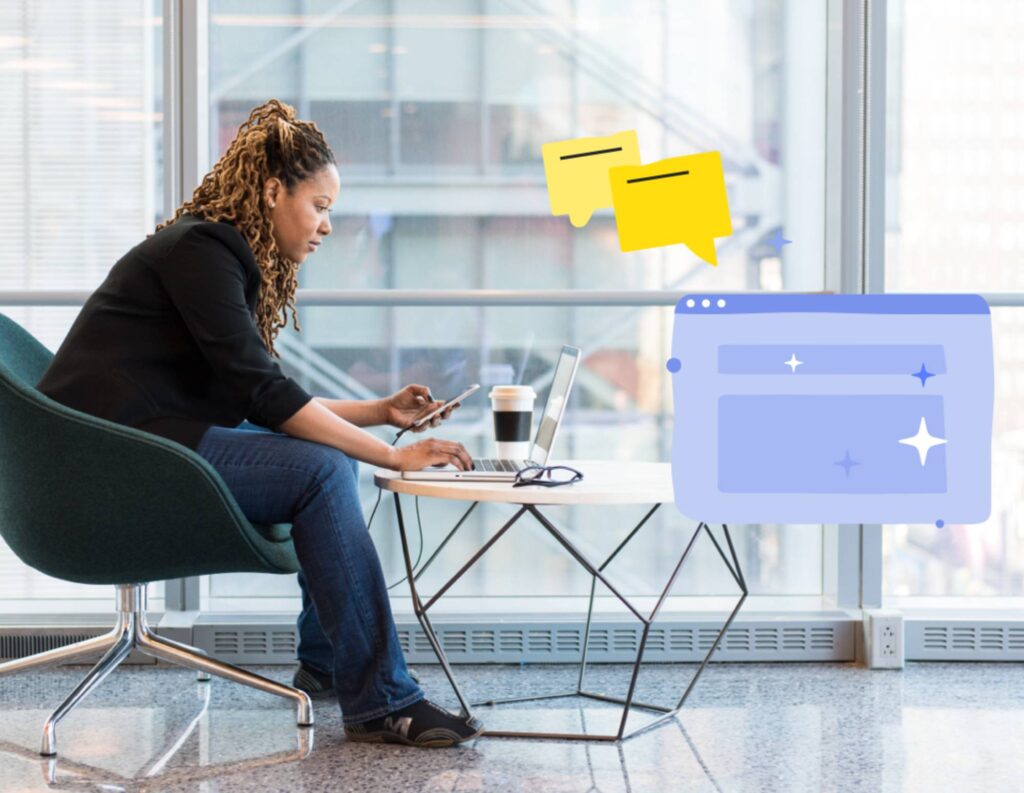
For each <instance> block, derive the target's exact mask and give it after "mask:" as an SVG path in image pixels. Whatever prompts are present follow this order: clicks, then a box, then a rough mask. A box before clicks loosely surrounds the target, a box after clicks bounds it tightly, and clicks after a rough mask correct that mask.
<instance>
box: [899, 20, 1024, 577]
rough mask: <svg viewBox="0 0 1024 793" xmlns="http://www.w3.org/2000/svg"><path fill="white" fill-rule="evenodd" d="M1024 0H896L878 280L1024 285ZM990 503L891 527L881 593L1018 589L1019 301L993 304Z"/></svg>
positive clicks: (911, 286) (1023, 389) (1022, 488)
mask: <svg viewBox="0 0 1024 793" xmlns="http://www.w3.org/2000/svg"><path fill="white" fill-rule="evenodd" d="M1022 34H1024V7H1022V6H1021V5H1020V4H1019V3H1014V2H1005V1H1004V0H979V1H978V2H973V3H962V2H958V1H957V0H890V2H889V4H888V38H889V44H888V64H887V66H888V83H889V86H888V102H887V104H888V109H887V151H886V170H887V179H886V214H887V217H886V279H885V280H886V289H887V290H889V291H900V292H912V291H917V292H920V291H963V292H992V293H1001V292H1003V293H1013V292H1017V293H1020V292H1022V291H1024V263H1022V257H1024V71H1022V69H1021V60H1022V54H1021V49H1020V39H1021V36H1022ZM992 324H993V330H994V334H995V372H996V404H995V417H994V427H993V438H992V473H993V478H992V515H991V517H990V518H989V519H988V520H987V521H986V522H985V523H984V524H982V525H978V526H949V525H947V526H945V527H944V528H942V529H938V528H936V527H935V526H888V527H886V529H885V531H884V532H883V538H884V539H883V541H884V546H885V552H884V553H885V561H884V564H885V567H884V592H885V594H886V595H887V596H890V597H906V596H947V595H956V596H993V595H1002V596H1015V595H1024V506H1022V505H1024V348H1022V347H1021V343H1020V339H1021V338H1022V331H1024V307H1003V308H995V309H993V311H992Z"/></svg>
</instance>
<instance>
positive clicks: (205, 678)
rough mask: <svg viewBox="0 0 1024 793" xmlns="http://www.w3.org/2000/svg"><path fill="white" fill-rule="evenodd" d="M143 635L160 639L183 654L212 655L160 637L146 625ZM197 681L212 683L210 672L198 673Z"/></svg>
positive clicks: (200, 671) (204, 656)
mask: <svg viewBox="0 0 1024 793" xmlns="http://www.w3.org/2000/svg"><path fill="white" fill-rule="evenodd" d="M142 633H144V634H145V635H146V636H148V637H155V638H158V639H159V640H160V641H162V642H163V643H164V644H167V645H170V646H171V647H175V648H177V649H178V650H181V651H182V652H183V653H191V654H192V655H201V656H202V657H203V658H209V657H210V654H209V653H208V652H206V650H200V649H199V648H198V647H193V646H192V645H190V644H184V643H182V642H179V641H175V640H174V639H168V638H167V637H166V636H159V635H158V634H156V633H153V631H151V630H150V629H149V626H148V625H145V624H144V625H143V626H142ZM196 680H197V681H198V682H200V683H208V682H210V674H209V673H208V672H204V671H203V670H202V669H199V670H197V671H196Z"/></svg>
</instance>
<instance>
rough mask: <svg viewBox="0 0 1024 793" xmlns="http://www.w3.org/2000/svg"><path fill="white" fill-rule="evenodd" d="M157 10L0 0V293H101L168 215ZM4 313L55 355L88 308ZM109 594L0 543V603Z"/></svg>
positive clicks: (119, 1)
mask: <svg viewBox="0 0 1024 793" xmlns="http://www.w3.org/2000/svg"><path fill="white" fill-rule="evenodd" d="M161 5H162V4H161V2H160V1H159V0H110V2H103V3H69V2H64V0H8V1H7V2H3V3H0V96H2V97H3V100H4V107H3V111H2V112H0V141H2V142H3V145H0V229H3V233H2V234H0V290H6V289H94V288H95V287H97V286H98V285H99V284H100V282H101V281H102V280H103V278H104V277H105V276H106V274H107V272H108V271H109V270H110V268H111V267H112V266H113V265H114V262H116V261H117V260H118V259H119V258H120V257H121V256H122V255H123V254H124V253H125V252H126V251H127V250H128V249H129V248H131V247H133V246H134V245H136V244H138V242H139V241H140V240H141V239H142V238H143V237H144V236H145V235H146V234H148V233H151V232H152V231H153V227H154V225H155V223H156V222H157V221H158V220H161V219H162V218H163V206H162V191H163V177H162V153H161V152H162V133H163V126H162V85H163V80H162V75H163V68H162V65H161V64H162V52H161V36H160V33H161V21H162V20H161V13H162V12H161ZM0 310H2V311H3V312H4V313H5V314H6V315H7V316H9V317H11V318H12V319H14V320H15V321H16V322H19V323H20V324H22V325H23V326H24V327H26V328H27V329H28V330H29V331H30V332H31V333H33V334H34V335H35V336H36V337H37V338H38V339H39V340H40V341H42V342H43V344H45V345H46V346H47V347H49V348H50V349H51V350H56V349H57V347H58V346H59V345H60V343H61V341H62V340H63V339H64V336H65V334H66V333H67V331H68V328H70V326H71V323H72V322H73V321H74V318H75V316H77V314H78V312H79V309H78V308H74V307H72V308H54V307H42V306H40V307H35V306H33V307H24V308H19V307H7V306H2V307H0ZM162 591H163V587H162V585H155V586H153V587H151V588H150V597H151V599H152V600H153V601H154V603H153V605H154V606H155V607H157V608H159V606H160V600H161V599H162ZM110 598H111V590H110V587H87V586H82V585H78V584H71V583H68V582H64V581H59V580H57V579H54V578H49V577H47V576H44V575H42V574H40V573H37V572H35V571H34V570H31V569H29V568H27V567H25V566H24V565H23V564H22V563H21V562H20V561H19V560H18V559H17V558H16V557H15V556H14V555H13V554H12V553H11V551H10V549H9V548H7V546H6V545H4V544H2V543H0V610H11V611H19V610H35V611H73V610H76V609H87V610H102V611H107V610H108V609H109V601H110ZM98 600H99V601H102V604H101V605H100V606H97V602H98ZM58 601H59V602H58Z"/></svg>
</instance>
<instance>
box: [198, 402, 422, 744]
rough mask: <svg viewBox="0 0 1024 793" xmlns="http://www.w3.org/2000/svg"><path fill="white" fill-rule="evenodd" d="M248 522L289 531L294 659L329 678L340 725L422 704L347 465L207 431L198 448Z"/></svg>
mask: <svg viewBox="0 0 1024 793" xmlns="http://www.w3.org/2000/svg"><path fill="white" fill-rule="evenodd" d="M197 451H198V452H199V455H200V456H201V457H203V458H204V459H206V460H207V461H208V462H209V463H210V465H212V466H213V467H214V469H216V471H217V473H219V474H220V475H221V477H222V478H223V479H224V482H225V484H227V486H228V489H229V490H230V491H231V493H232V495H233V496H234V497H235V500H236V501H237V502H238V505H239V506H240V507H241V509H242V512H243V513H244V514H245V516H246V517H247V518H248V519H249V520H251V521H252V522H254V523H291V524H292V540H293V541H294V543H295V553H296V555H297V556H298V559H299V565H300V567H301V568H302V572H300V573H299V586H300V587H301V588H302V612H301V614H300V615H299V621H298V628H299V653H298V654H299V660H301V661H302V662H303V663H304V664H307V665H309V666H311V667H314V668H315V669H318V670H320V671H323V672H329V673H332V674H333V675H334V690H335V692H336V694H337V696H338V701H339V703H341V710H342V715H343V721H344V723H346V724H355V723H358V722H361V721H367V720H368V719H374V718H378V717H381V716H384V715H387V714H388V713H392V712H393V711H396V710H399V709H400V708H404V707H406V706H407V705H411V704H413V703H414V702H418V701H419V700H421V699H423V696H424V694H423V691H422V690H421V689H420V687H419V686H417V685H416V684H415V683H414V682H413V681H412V678H410V677H409V670H408V669H407V668H406V665H405V658H404V656H403V655H402V648H401V646H400V645H399V643H398V632H397V631H396V630H395V621H394V618H393V617H392V616H391V604H390V602H389V600H388V592H387V587H386V585H385V583H384V572H383V570H382V569H381V565H380V559H379V557H378V556H377V549H376V548H375V547H374V545H373V541H372V540H371V539H370V533H369V531H367V528H366V521H365V520H364V518H363V510H362V506H361V505H360V503H359V491H358V486H357V483H358V479H357V470H358V468H357V466H358V463H357V461H356V460H353V459H352V458H350V457H349V456H348V455H346V454H345V453H344V452H342V451H339V450H338V449H335V448H332V447H330V446H325V445H323V444H320V443H313V442H311V441H304V440H301V439H299V438H293V437H291V436H289V435H285V434H283V433H279V432H272V431H271V430H268V429H264V428H263V427H258V426H256V425H255V424H250V423H249V422H243V423H242V424H240V425H239V426H238V427H236V428H235V429H228V428H226V427H211V428H210V429H209V430H207V432H206V434H205V435H204V436H203V438H202V440H201V441H200V443H199V448H198V449H197Z"/></svg>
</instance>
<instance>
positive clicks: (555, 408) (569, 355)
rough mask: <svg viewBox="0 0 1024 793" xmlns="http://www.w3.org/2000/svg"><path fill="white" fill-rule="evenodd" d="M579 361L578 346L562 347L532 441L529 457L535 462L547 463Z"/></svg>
mask: <svg viewBox="0 0 1024 793" xmlns="http://www.w3.org/2000/svg"><path fill="white" fill-rule="evenodd" d="M579 361H580V351H579V349H578V348H576V347H562V354H561V355H560V356H559V358H558V365H557V366H555V374H554V377H552V378H551V390H550V391H549V392H548V399H547V402H545V403H544V412H543V413H542V414H541V417H540V423H539V424H538V425H537V437H536V438H535V439H534V441H533V449H532V450H531V454H530V459H531V460H532V461H533V462H535V463H539V464H540V465H546V464H547V461H548V455H549V454H551V447H552V446H553V445H554V443H555V435H556V433H557V431H558V425H559V423H560V422H561V421H562V414H563V413H564V412H565V404H566V402H568V401H569V391H570V390H571V389H572V382H573V379H574V378H575V377H576V367H577V365H578V364H579Z"/></svg>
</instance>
